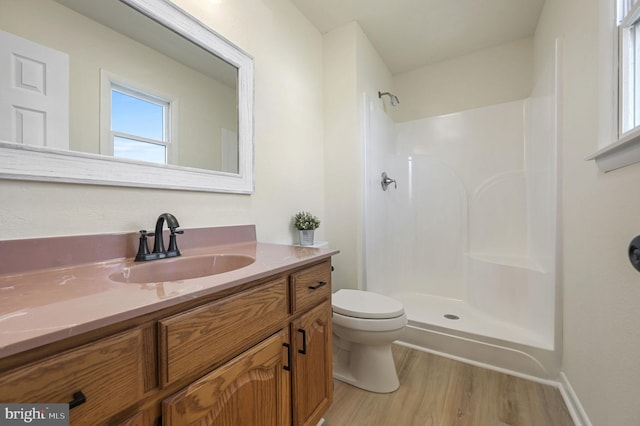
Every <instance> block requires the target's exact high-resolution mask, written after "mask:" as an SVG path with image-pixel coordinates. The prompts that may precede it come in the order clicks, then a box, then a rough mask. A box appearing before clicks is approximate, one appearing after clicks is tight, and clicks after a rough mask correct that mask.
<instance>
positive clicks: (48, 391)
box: [0, 329, 144, 425]
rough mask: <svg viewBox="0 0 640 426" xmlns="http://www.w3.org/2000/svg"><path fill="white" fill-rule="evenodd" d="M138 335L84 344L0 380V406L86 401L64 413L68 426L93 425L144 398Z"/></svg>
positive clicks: (20, 369)
mask: <svg viewBox="0 0 640 426" xmlns="http://www.w3.org/2000/svg"><path fill="white" fill-rule="evenodd" d="M142 348H143V332H142V330H140V329H139V330H133V331H129V332H126V333H122V334H119V335H116V336H114V337H110V338H108V339H104V340H100V341H98V342H95V343H90V344H88V345H85V346H81V347H79V348H76V349H72V350H70V351H68V352H63V353H61V354H59V355H55V356H52V357H50V358H46V359H44V360H43V361H38V362H36V363H33V364H30V365H27V366H25V367H20V368H18V369H16V370H12V371H9V372H7V373H5V374H3V375H2V376H0V402H3V403H10V402H11V403H43V404H45V403H68V402H70V401H71V400H72V399H73V394H74V393H75V392H78V391H81V392H82V393H83V394H84V395H85V397H86V402H85V403H83V404H81V405H78V406H77V407H75V408H73V409H71V410H70V421H71V423H72V424H91V425H97V424H102V423H104V422H106V421H107V420H108V419H109V417H111V416H113V415H114V414H116V413H118V412H119V411H122V410H123V409H124V408H126V407H127V406H129V405H131V404H133V403H135V402H136V401H137V400H138V399H139V398H141V397H142V395H143V394H144V364H143V359H144V357H143V355H142V353H143V351H142Z"/></svg>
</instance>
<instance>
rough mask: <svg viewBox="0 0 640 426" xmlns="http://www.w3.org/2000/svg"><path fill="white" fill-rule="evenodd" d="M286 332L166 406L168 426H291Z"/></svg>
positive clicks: (181, 392)
mask: <svg viewBox="0 0 640 426" xmlns="http://www.w3.org/2000/svg"><path fill="white" fill-rule="evenodd" d="M286 342H287V333H286V331H285V330H282V331H280V332H278V333H276V334H275V335H273V336H271V337H269V338H268V339H266V340H264V341H263V342H261V343H259V344H258V345H256V346H254V347H253V348H251V349H249V350H248V351H246V352H245V353H243V354H242V355H240V356H238V357H236V358H234V359H233V360H231V361H229V362H228V363H227V364H225V365H223V366H222V367H219V368H217V369H215V370H214V371H212V372H211V373H209V374H207V375H206V376H204V377H202V378H201V379H199V380H197V381H196V382H194V383H193V384H191V385H189V386H188V387H187V388H185V389H184V390H182V391H180V392H178V393H177V394H175V395H173V396H171V397H170V398H167V399H165V400H164V402H163V408H162V419H163V424H164V425H207V426H226V425H255V426H281V425H288V424H290V415H291V410H290V382H289V374H288V372H287V370H285V368H284V367H286V365H285V362H286V357H285V356H283V344H284V343H286Z"/></svg>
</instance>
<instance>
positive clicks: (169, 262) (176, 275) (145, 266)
mask: <svg viewBox="0 0 640 426" xmlns="http://www.w3.org/2000/svg"><path fill="white" fill-rule="evenodd" d="M255 260H256V259H255V258H253V257H250V256H244V255H237V254H216V255H209V256H186V257H172V258H169V259H161V260H152V261H149V262H147V263H140V264H136V265H134V266H130V267H126V268H123V269H121V270H119V271H117V272H114V273H112V274H111V275H109V279H111V280H112V281H117V282H120V283H133V284H148V283H156V282H165V281H182V280H189V279H192V278H200V277H208V276H210V275H217V274H222V273H223V272H229V271H235V270H236V269H240V268H244V267H245V266H248V265H251V264H252V263H253V262H255Z"/></svg>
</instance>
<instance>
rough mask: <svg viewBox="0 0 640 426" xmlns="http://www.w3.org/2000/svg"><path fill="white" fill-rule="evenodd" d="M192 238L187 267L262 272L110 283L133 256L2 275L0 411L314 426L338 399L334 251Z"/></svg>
mask: <svg viewBox="0 0 640 426" xmlns="http://www.w3.org/2000/svg"><path fill="white" fill-rule="evenodd" d="M189 234H191V235H192V237H191V239H190V238H189ZM232 235H235V236H232ZM238 235H239V236H240V237H239V240H238V238H237V236H238ZM252 236H253V241H251V240H252ZM99 237H100V236H96V238H99ZM209 237H211V238H209ZM69 238H74V237H69ZM76 238H82V237H76ZM110 238H114V241H127V246H128V247H129V248H128V254H130V253H131V251H132V250H133V249H134V245H135V243H134V240H135V235H123V236H116V237H114V236H111V237H110ZM118 238H119V239H118ZM53 240H58V241H52V244H53V245H54V246H55V245H56V244H58V245H59V244H68V241H66V242H65V241H62V240H64V239H53ZM184 240H185V241H184V244H183V246H182V250H183V256H184V258H187V257H190V256H204V255H212V254H217V255H220V256H222V255H236V256H238V255H243V256H247V255H250V256H253V257H254V258H255V262H253V263H252V264H250V265H248V266H244V267H242V268H239V269H236V270H233V271H229V272H223V273H220V274H216V275H211V276H205V277H200V278H195V279H189V280H184V281H174V282H153V283H122V282H115V281H112V280H110V279H109V278H108V277H109V276H110V275H112V274H114V273H116V272H118V271H120V270H122V268H134V267H135V266H136V265H133V264H132V263H131V262H132V261H131V259H130V258H129V257H127V258H125V259H111V260H103V261H101V262H92V263H85V264H82V265H71V266H63V267H56V268H47V269H42V270H38V271H33V272H29V271H25V272H19V273H10V274H5V275H2V276H0V288H1V289H2V292H3V294H2V296H3V299H1V300H0V309H1V311H0V324H1V325H2V328H0V402H3V403H8V402H12V403H67V402H68V403H70V406H71V407H73V408H71V409H70V420H71V424H88V425H98V424H126V425H155V424H160V423H159V419H160V418H161V419H162V420H161V421H162V423H161V424H163V425H184V424H210V425H214V424H215V425H226V424H247V425H249V424H251V425H315V424H316V423H317V422H318V421H319V420H320V419H321V417H322V415H323V414H324V412H325V411H326V410H327V409H328V408H329V406H330V404H331V402H332V392H333V384H332V359H331V354H332V351H331V256H332V255H333V254H336V253H337V251H332V250H328V249H317V248H307V247H293V246H284V245H275V244H263V243H256V242H255V229H253V227H229V228H210V229H209V230H199V231H198V232H194V230H187V231H185V235H184ZM61 241H62V242H61ZM207 241H218V242H222V243H221V244H218V245H216V246H207V245H206V244H207V243H206V242H207ZM85 242H86V241H85ZM15 243H16V244H29V242H15ZM10 244H12V242H0V249H3V251H5V250H4V249H6V248H8V245H10ZM40 244H42V242H41V243H40ZM76 244H77V245H80V246H82V245H83V244H84V242H81V243H77V242H76ZM110 245H112V246H113V247H116V246H118V245H121V244H120V243H118V242H112V243H105V244H103V245H102V247H103V251H105V253H103V254H100V255H97V256H98V257H104V256H109V255H110V254H109V253H106V252H109V250H111V249H110V248H109V246H110ZM11 248H12V249H14V250H12V251H11V252H12V253H15V249H17V248H20V247H18V246H16V245H14V246H12V247H11ZM22 248H24V247H22ZM54 249H55V247H54ZM114 250H115V249H114ZM85 252H86V250H85ZM90 256H93V255H90ZM170 261H172V259H162V260H157V261H154V262H170ZM18 268H19V267H18Z"/></svg>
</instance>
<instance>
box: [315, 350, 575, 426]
mask: <svg viewBox="0 0 640 426" xmlns="http://www.w3.org/2000/svg"><path fill="white" fill-rule="evenodd" d="M393 356H394V359H395V363H396V369H397V371H398V376H399V378H400V388H399V389H398V390H397V391H395V392H393V393H390V394H375V393H370V392H365V391H363V390H361V389H358V388H356V387H353V386H350V385H347V384H345V383H342V382H339V381H337V380H334V383H335V389H334V402H333V405H332V406H331V408H330V409H329V411H328V412H327V413H326V415H325V416H324V419H325V423H324V426H427V425H429V426H430V425H434V426H471V425H473V426H498V425H511V426H516V425H517V426H573V422H572V420H571V417H570V415H569V412H568V411H567V408H566V406H565V404H564V401H563V400H562V397H561V396H560V392H559V391H558V389H556V388H554V387H552V386H547V385H543V384H540V383H536V382H531V381H528V380H524V379H521V378H518V377H514V376H509V375H506V374H503V373H498V372H496V371H492V370H487V369H484V368H480V367H475V366H472V365H468V364H464V363H462V362H458V361H454V360H451V359H448V358H444V357H440V356H437V355H433V354H429V353H426V352H421V351H417V350H414V349H410V348H407V347H404V346H399V345H393Z"/></svg>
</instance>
